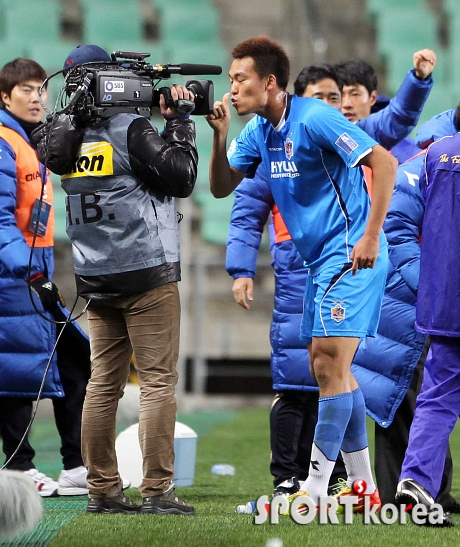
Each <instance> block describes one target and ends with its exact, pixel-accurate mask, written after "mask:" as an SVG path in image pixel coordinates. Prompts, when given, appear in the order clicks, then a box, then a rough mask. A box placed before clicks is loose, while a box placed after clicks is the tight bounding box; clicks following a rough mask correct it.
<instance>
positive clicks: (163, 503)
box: [141, 488, 196, 515]
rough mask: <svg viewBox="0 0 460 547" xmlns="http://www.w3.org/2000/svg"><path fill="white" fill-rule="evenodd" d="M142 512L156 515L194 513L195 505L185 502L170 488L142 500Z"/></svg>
mask: <svg viewBox="0 0 460 547" xmlns="http://www.w3.org/2000/svg"><path fill="white" fill-rule="evenodd" d="M141 513H151V514H152V513H153V514H154V515H194V514H195V513H196V511H195V507H193V506H192V505H189V504H188V503H185V502H184V501H182V500H181V499H180V498H178V497H177V496H176V493H175V491H174V488H170V489H169V490H167V491H166V492H163V494H160V495H158V496H149V497H147V498H144V499H143V501H142V507H141Z"/></svg>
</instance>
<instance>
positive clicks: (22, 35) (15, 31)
mask: <svg viewBox="0 0 460 547" xmlns="http://www.w3.org/2000/svg"><path fill="white" fill-rule="evenodd" d="M60 11H61V6H60V4H59V2H57V1H55V0H43V1H42V0H40V3H37V5H36V6H34V7H32V6H31V5H30V2H27V1H25V0H17V1H14V2H9V3H7V4H5V7H4V9H2V15H1V17H2V19H3V26H4V32H5V34H4V35H3V36H4V39H5V40H6V41H8V42H12V41H15V42H17V41H18V40H21V41H22V42H25V41H28V42H33V41H34V40H38V39H42V40H46V41H54V40H59V39H60V37H61V23H60Z"/></svg>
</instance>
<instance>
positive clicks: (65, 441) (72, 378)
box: [0, 329, 91, 471]
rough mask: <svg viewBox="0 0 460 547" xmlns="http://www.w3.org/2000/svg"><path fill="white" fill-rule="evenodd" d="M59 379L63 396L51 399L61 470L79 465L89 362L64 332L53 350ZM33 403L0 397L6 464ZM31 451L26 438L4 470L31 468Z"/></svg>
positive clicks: (80, 462)
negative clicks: (59, 446)
mask: <svg viewBox="0 0 460 547" xmlns="http://www.w3.org/2000/svg"><path fill="white" fill-rule="evenodd" d="M57 359H58V369H59V375H60V377H61V382H62V386H63V388H64V392H65V396H64V397H61V398H53V410H54V420H55V423H56V427H57V430H58V432H59V435H60V437H61V450H60V452H61V456H62V462H63V467H64V469H73V468H74V467H79V466H80V465H83V460H82V456H81V413H82V409H83V401H84V398H85V393H86V385H87V383H88V380H89V377H90V373H91V370H90V360H89V357H88V354H87V353H86V352H85V351H84V349H83V348H82V347H81V345H79V344H78V343H76V342H75V338H74V337H73V336H72V335H71V334H70V332H69V330H68V329H65V330H64V332H63V333H62V335H61V338H60V339H59V343H58V347H57ZM32 403H33V399H28V398H26V397H0V435H1V437H2V440H3V452H4V454H5V456H6V461H7V460H8V459H9V458H10V457H11V455H12V454H13V453H14V451H15V450H16V448H17V447H18V445H19V443H20V442H21V439H22V437H23V435H24V432H25V431H26V429H27V426H28V425H29V422H30V419H31V417H32ZM34 456H35V450H34V449H33V448H32V446H31V445H30V443H29V441H28V438H27V437H26V438H25V439H24V441H23V442H22V443H21V445H20V447H19V450H18V451H17V453H16V454H15V456H14V457H13V458H12V460H11V462H10V463H9V464H8V465H7V468H8V469H17V470H19V471H27V470H29V469H31V468H33V467H35V466H34V464H33V458H34Z"/></svg>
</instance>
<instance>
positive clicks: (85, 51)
mask: <svg viewBox="0 0 460 547" xmlns="http://www.w3.org/2000/svg"><path fill="white" fill-rule="evenodd" d="M111 60H112V59H111V57H110V55H109V54H108V53H107V51H105V50H104V49H102V48H101V47H99V46H96V45H94V44H86V45H80V46H77V47H76V48H74V49H73V50H72V51H71V52H70V53H69V55H67V59H66V60H65V61H64V66H63V70H68V69H69V68H73V67H74V66H75V65H81V64H82V63H94V62H97V61H101V62H103V63H105V62H107V61H108V62H110V61H111Z"/></svg>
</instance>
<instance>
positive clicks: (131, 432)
mask: <svg viewBox="0 0 460 547" xmlns="http://www.w3.org/2000/svg"><path fill="white" fill-rule="evenodd" d="M197 439H198V436H197V434H196V433H195V431H193V429H192V428H190V427H188V426H187V425H185V424H182V423H180V422H176V425H175V428H174V452H175V453H176V460H175V464H174V483H175V485H176V486H192V484H193V479H194V477H195V462H196V447H197ZM115 451H116V453H117V460H118V470H119V472H120V475H121V476H122V477H123V478H124V479H127V480H129V481H131V486H132V487H135V488H136V487H138V486H140V484H141V482H142V454H141V449H140V446H139V424H138V423H136V424H133V425H131V426H129V427H128V428H127V429H125V430H124V431H122V432H121V433H120V434H119V435H118V437H117V439H116V441H115Z"/></svg>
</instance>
